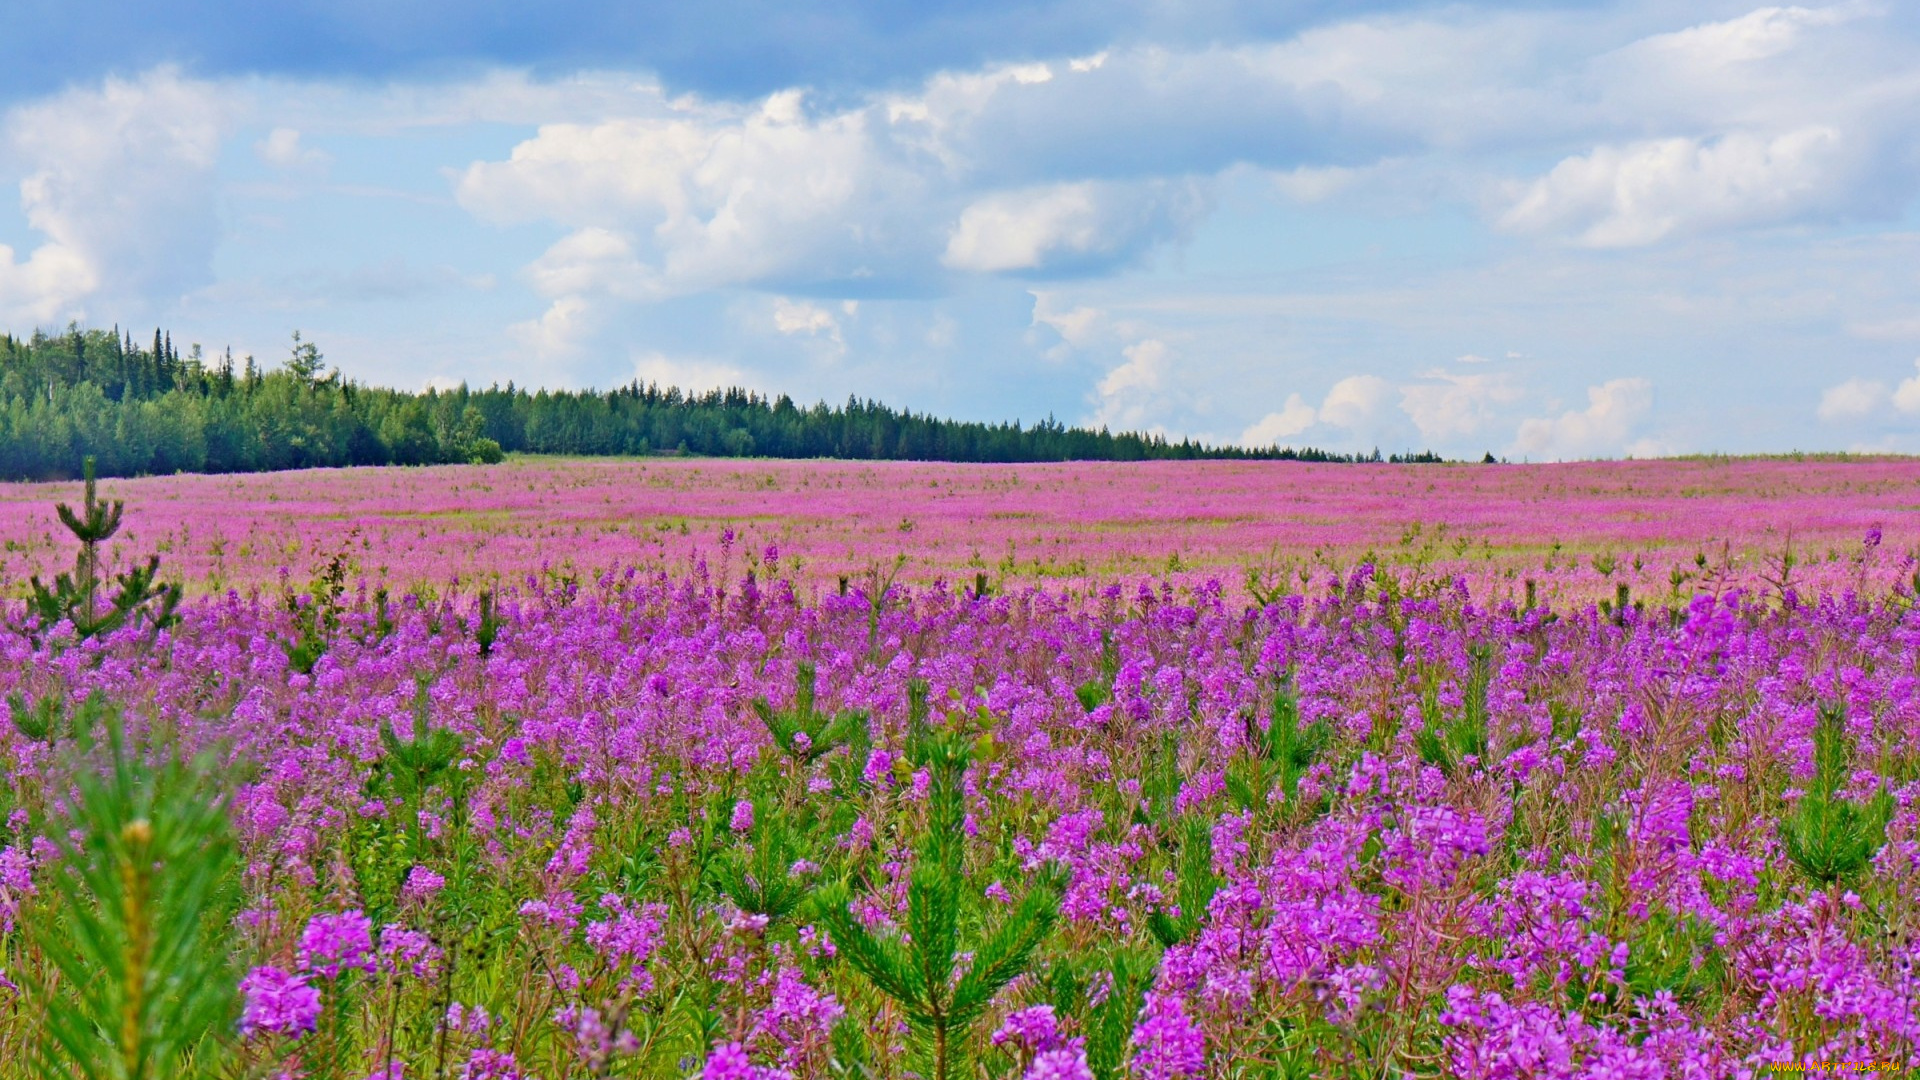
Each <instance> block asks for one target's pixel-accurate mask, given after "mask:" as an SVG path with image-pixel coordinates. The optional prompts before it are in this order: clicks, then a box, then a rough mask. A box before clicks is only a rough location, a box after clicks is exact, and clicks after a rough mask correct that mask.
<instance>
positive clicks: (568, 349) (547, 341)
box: [507, 296, 599, 364]
mask: <svg viewBox="0 0 1920 1080" xmlns="http://www.w3.org/2000/svg"><path fill="white" fill-rule="evenodd" d="M598 326H599V319H598V318H597V317H596V313H595V312H594V311H593V309H592V308H591V307H589V306H588V304H587V302H586V301H585V300H584V299H582V298H580V297H578V296H562V297H559V298H557V299H555V300H554V301H553V303H551V304H549V305H548V306H547V310H546V311H544V312H542V313H541V315H540V317H539V318H537V319H530V320H528V321H526V322H517V323H514V324H512V325H510V326H508V327H507V336H508V337H509V338H512V339H513V340H514V341H515V342H517V343H519V344H520V345H521V346H523V347H525V348H527V349H529V350H531V351H532V353H533V355H534V357H535V358H536V359H538V360H540V361H542V362H545V363H549V364H551V363H554V362H556V361H566V360H571V359H573V358H574V357H576V356H578V355H579V353H580V351H581V349H582V347H583V346H584V345H585V343H586V341H587V339H588V338H589V337H591V336H592V334H593V332H594V331H595V330H596V329H598Z"/></svg>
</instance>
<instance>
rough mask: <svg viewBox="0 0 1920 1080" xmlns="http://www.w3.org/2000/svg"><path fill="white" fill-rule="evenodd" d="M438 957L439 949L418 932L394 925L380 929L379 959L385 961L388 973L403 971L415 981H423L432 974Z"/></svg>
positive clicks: (438, 961) (431, 940)
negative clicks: (409, 973)
mask: <svg viewBox="0 0 1920 1080" xmlns="http://www.w3.org/2000/svg"><path fill="white" fill-rule="evenodd" d="M440 955H441V953H440V947H439V946H437V945H435V944H434V943H433V939H432V938H431V937H428V936H427V935H426V934H424V933H421V932H420V931H418V930H409V929H407V928H406V927H404V926H400V925H398V924H395V923H389V924H387V925H386V926H384V927H382V928H381V929H380V957H381V959H383V960H385V961H386V968H387V970H388V971H391V972H393V973H395V974H398V973H400V972H401V971H403V970H404V971H408V972H411V973H412V974H413V977H414V978H416V979H424V978H427V977H429V976H430V975H432V974H433V972H434V969H435V967H436V966H437V965H438V964H439V963H440Z"/></svg>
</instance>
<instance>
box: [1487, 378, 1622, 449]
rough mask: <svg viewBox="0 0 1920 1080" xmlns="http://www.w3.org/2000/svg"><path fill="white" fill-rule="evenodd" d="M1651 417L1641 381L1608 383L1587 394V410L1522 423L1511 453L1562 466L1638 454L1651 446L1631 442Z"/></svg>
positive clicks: (1616, 380)
mask: <svg viewBox="0 0 1920 1080" xmlns="http://www.w3.org/2000/svg"><path fill="white" fill-rule="evenodd" d="M1652 413H1653V384H1652V383H1651V382H1648V381H1647V380H1646V379H1637V378H1635V379H1610V380H1608V381H1607V382H1604V383H1602V384H1600V385H1599V386H1590V387H1588V388H1587V407H1586V408H1585V409H1582V410H1579V411H1577V412H1576V411H1568V412H1564V413H1561V414H1560V415H1559V416H1557V417H1551V418H1534V419H1529V420H1525V421H1522V422H1521V424H1520V432H1519V435H1518V437H1517V438H1516V439H1515V442H1514V448H1515V450H1517V451H1518V452H1519V453H1521V454H1524V455H1526V456H1528V457H1532V458H1546V459H1549V460H1560V461H1565V460H1569V459H1576V458H1591V457H1606V456H1611V455H1614V454H1620V453H1634V454H1642V453H1646V452H1647V451H1649V450H1654V449H1657V447H1656V446H1655V444H1653V443H1651V442H1649V441H1647V440H1644V439H1635V437H1634V436H1635V435H1636V434H1637V433H1638V431H1639V429H1640V427H1641V425H1642V424H1644V423H1645V422H1646V420H1647V418H1648V417H1650V416H1651V415H1652Z"/></svg>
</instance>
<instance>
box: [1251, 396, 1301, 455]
mask: <svg viewBox="0 0 1920 1080" xmlns="http://www.w3.org/2000/svg"><path fill="white" fill-rule="evenodd" d="M1319 419H1320V414H1319V412H1318V411H1317V410H1316V409H1314V407H1313V406H1311V405H1309V404H1307V403H1306V402H1305V401H1304V400H1302V399H1301V397H1300V395H1299V394H1288V395H1287V403H1286V405H1285V406H1283V407H1282V408H1281V409H1280V411H1279V412H1270V413H1268V414H1267V415H1265V416H1263V417H1261V418H1260V419H1258V420H1256V421H1254V422H1253V423H1252V424H1251V425H1250V426H1249V427H1248V428H1247V430H1245V431H1243V432H1241V433H1240V445H1241V446H1245V447H1251V448H1256V449H1257V448H1262V447H1268V446H1277V445H1279V444H1280V443H1281V442H1284V441H1285V440H1288V439H1291V438H1293V437H1295V436H1297V435H1300V434H1302V433H1303V432H1305V431H1306V430H1307V429H1308V428H1310V427H1312V426H1313V425H1314V422H1315V421H1317V420H1319Z"/></svg>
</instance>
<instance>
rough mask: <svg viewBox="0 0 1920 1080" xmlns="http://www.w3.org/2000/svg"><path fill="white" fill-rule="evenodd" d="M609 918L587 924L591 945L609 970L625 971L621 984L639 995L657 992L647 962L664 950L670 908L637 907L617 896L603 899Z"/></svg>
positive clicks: (588, 942) (656, 905)
mask: <svg viewBox="0 0 1920 1080" xmlns="http://www.w3.org/2000/svg"><path fill="white" fill-rule="evenodd" d="M600 903H601V904H602V905H603V906H604V907H605V908H606V909H607V914H608V916H609V918H607V919H605V920H603V921H600V922H594V923H588V924H587V944H588V945H590V946H592V947H593V950H594V951H595V952H597V953H599V954H600V957H601V959H602V960H604V961H606V964H607V967H608V968H609V969H610V970H613V971H619V972H623V973H624V974H623V975H622V976H621V980H620V985H621V986H622V987H623V988H625V989H628V990H632V991H634V992H635V993H641V994H644V993H646V992H648V991H650V990H652V989H653V975H652V974H651V973H650V972H649V971H648V970H647V961H648V960H650V959H652V957H653V953H654V950H655V949H657V948H659V947H660V935H661V932H662V928H663V925H664V923H663V920H664V919H665V916H666V909H665V908H664V907H662V906H660V905H659V904H648V905H645V906H643V907H636V906H634V905H632V904H630V903H628V902H627V900H626V899H625V898H623V897H621V896H618V895H616V894H614V893H608V894H607V895H605V896H603V897H601V898H600Z"/></svg>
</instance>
